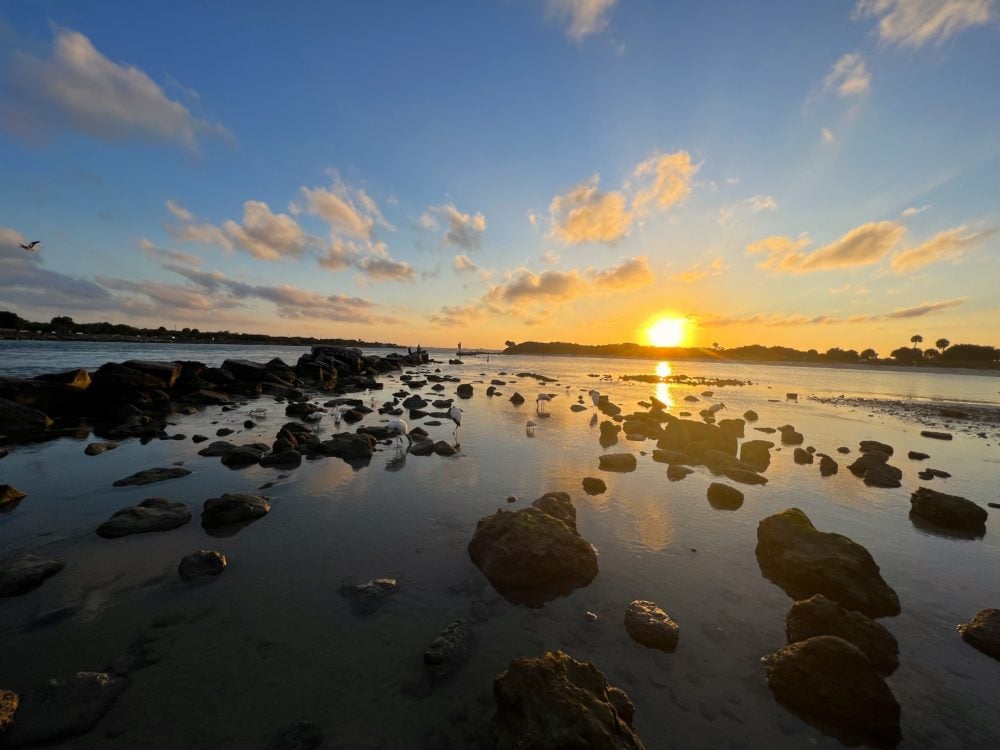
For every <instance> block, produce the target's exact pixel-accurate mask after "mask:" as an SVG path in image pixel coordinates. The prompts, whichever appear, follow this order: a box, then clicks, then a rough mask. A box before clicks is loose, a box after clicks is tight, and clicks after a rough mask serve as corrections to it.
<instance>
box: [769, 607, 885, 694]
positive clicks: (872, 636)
mask: <svg viewBox="0 0 1000 750" xmlns="http://www.w3.org/2000/svg"><path fill="white" fill-rule="evenodd" d="M785 635H786V636H787V638H788V642H789V643H795V642H796V641H804V640H807V639H809V638H814V637H815V636H817V635H835V636H837V637H838V638H843V639H844V640H845V641H847V642H849V643H853V644H854V645H855V646H857V647H858V648H859V649H861V652H862V653H863V654H864V655H865V656H867V657H868V660H869V661H870V662H871V663H872V665H873V666H874V667H875V669H877V670H878V671H879V672H881V673H882V674H885V675H889V674H892V673H893V672H894V671H896V668H897V667H898V666H899V644H898V643H897V642H896V637H895V636H894V635H893V634H892V633H890V632H889V631H888V630H886V629H885V627H884V626H882V625H881V624H879V623H877V622H875V621H874V620H871V619H869V618H868V617H865V616H864V615H863V614H861V613H860V612H856V611H854V610H850V609H844V608H843V607H841V606H840V605H839V604H837V602H835V601H832V600H830V599H827V598H826V597H825V596H823V595H822V594H816V595H815V596H812V597H810V598H808V599H804V600H802V601H799V602H795V604H793V605H792V608H791V609H790V610H789V611H788V615H787V616H786V617H785Z"/></svg>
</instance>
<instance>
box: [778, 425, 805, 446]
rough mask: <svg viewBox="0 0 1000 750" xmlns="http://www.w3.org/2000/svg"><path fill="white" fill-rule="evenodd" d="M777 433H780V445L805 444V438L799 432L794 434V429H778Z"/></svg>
mask: <svg viewBox="0 0 1000 750" xmlns="http://www.w3.org/2000/svg"><path fill="white" fill-rule="evenodd" d="M779 432H781V444H782V445H802V443H803V442H805V437H804V436H803V435H802V433H801V432H796V430H795V428H789V429H787V430H784V429H779Z"/></svg>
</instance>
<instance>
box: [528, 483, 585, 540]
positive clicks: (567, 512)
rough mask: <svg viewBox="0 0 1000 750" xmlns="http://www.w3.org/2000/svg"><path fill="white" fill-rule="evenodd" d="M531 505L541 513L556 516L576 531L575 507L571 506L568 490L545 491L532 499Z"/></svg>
mask: <svg viewBox="0 0 1000 750" xmlns="http://www.w3.org/2000/svg"><path fill="white" fill-rule="evenodd" d="M531 505H532V507H534V508H538V510H540V511H542V512H543V513H548V514H549V515H550V516H552V517H554V518H558V519H559V520H560V521H562V522H563V523H564V524H566V525H567V526H569V527H570V528H571V529H572V530H573V531H576V508H574V507H573V503H572V501H571V500H570V499H569V493H568V492H546V493H545V494H544V495H542V496H541V497H540V498H538V499H537V500H533V501H532V503H531Z"/></svg>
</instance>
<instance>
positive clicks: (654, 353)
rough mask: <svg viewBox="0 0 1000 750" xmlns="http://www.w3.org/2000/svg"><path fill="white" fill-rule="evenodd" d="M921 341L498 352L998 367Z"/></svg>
mask: <svg viewBox="0 0 1000 750" xmlns="http://www.w3.org/2000/svg"><path fill="white" fill-rule="evenodd" d="M922 342H923V337H922V336H919V335H916V336H913V337H912V338H911V339H910V343H911V344H912V346H902V347H900V348H898V349H894V350H893V351H892V352H891V353H890V354H889V356H888V357H881V356H880V355H879V353H878V352H877V351H876V350H875V349H872V348H867V349H863V350H861V351H860V352H859V351H857V350H856V349H841V348H840V347H833V348H831V349H827V350H826V351H825V352H820V351H818V350H816V349H808V350H806V351H802V350H799V349H793V348H791V347H788V346H762V345H760V344H751V345H748V346H737V347H732V348H723V347H721V346H719V345H718V344H713V345H712V347H711V348H706V347H680V346H678V347H656V346H643V345H642V344H635V343H622V344H572V343H568V342H562V341H551V342H541V341H524V342H522V343H520V344H516V343H514V342H513V341H508V342H506V343H507V348H506V349H504V351H503V353H504V354H535V355H538V354H542V355H544V354H549V355H564V356H576V357H621V358H631V359H667V360H669V359H720V360H737V361H747V362H808V363H824V362H825V363H831V364H832V363H836V364H880V365H882V364H885V365H904V366H913V365H922V366H939V367H977V368H997V367H1000V349H998V348H997V347H994V346H984V345H980V344H954V345H953V344H951V342H950V341H948V340H947V339H938V340H937V342H936V343H935V347H934V348H928V349H925V350H922V349H920V348H918V347H917V344H919V343H922Z"/></svg>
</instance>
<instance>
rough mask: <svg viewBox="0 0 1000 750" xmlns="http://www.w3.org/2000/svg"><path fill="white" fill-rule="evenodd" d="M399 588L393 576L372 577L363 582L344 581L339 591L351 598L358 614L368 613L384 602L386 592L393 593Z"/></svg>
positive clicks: (371, 612)
mask: <svg viewBox="0 0 1000 750" xmlns="http://www.w3.org/2000/svg"><path fill="white" fill-rule="evenodd" d="M398 588H399V583H397V581H396V579H395V578H374V579H372V580H370V581H366V582H365V583H359V584H353V583H344V584H341V586H340V593H341V595H342V596H346V597H348V598H349V599H350V600H351V605H352V606H353V607H354V611H355V612H357V613H358V614H359V615H370V614H373V613H374V612H375V611H377V610H378V609H379V608H381V606H382V605H383V604H384V603H385V597H386V596H387V595H388V594H394V593H395V592H396V590H397V589H398Z"/></svg>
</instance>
